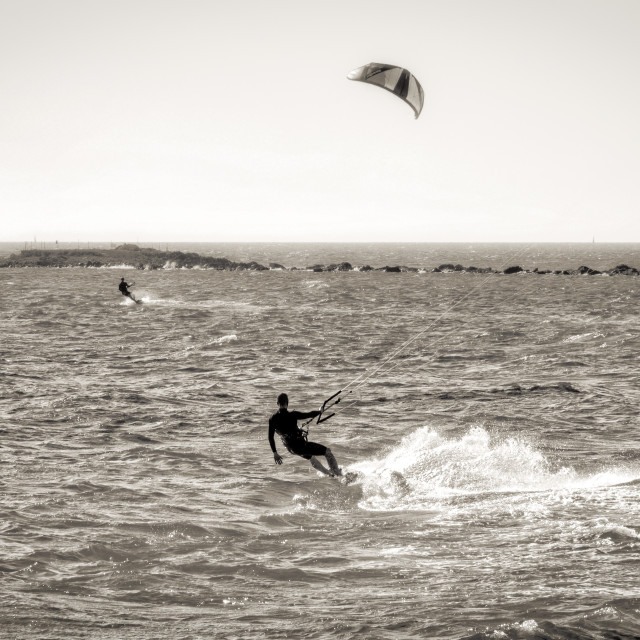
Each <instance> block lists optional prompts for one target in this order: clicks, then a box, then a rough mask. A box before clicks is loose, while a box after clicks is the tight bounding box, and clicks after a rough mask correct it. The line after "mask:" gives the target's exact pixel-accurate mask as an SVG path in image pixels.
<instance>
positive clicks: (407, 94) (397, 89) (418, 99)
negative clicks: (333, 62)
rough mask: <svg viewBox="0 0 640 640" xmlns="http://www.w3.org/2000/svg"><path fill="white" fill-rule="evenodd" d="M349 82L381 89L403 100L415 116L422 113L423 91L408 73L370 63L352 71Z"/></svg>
mask: <svg viewBox="0 0 640 640" xmlns="http://www.w3.org/2000/svg"><path fill="white" fill-rule="evenodd" d="M347 78H349V80H357V81H358V82H366V83H367V84H374V85H377V86H378V87H382V88H383V89H386V90H387V91H390V92H391V93H393V94H395V95H396V96H398V97H399V98H401V99H402V100H404V101H405V102H406V103H407V104H408V105H409V106H410V107H411V108H412V109H413V112H414V113H415V114H416V118H417V117H418V116H419V115H420V112H421V111H422V105H423V104H424V91H423V90H422V87H421V86H420V83H419V82H418V79H417V78H416V77H415V76H414V75H413V74H412V73H410V72H409V71H407V70H406V69H404V68H402V67H397V66H395V65H392V64H381V63H379V62H370V63H369V64H365V65H364V66H363V67H358V68H357V69H354V70H353V71H352V72H351V73H350V74H349V75H348V76H347Z"/></svg>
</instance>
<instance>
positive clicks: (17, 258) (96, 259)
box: [0, 244, 640, 276]
mask: <svg viewBox="0 0 640 640" xmlns="http://www.w3.org/2000/svg"><path fill="white" fill-rule="evenodd" d="M0 267H94V268H99V267H103V268H104V267H112V268H116V267H120V268H127V267H128V268H134V269H146V270H153V269H212V270H218V271H270V270H271V271H298V270H302V271H313V272H316V273H322V272H344V271H359V272H364V273H366V272H371V271H383V272H385V273H471V274H483V273H487V274H489V273H495V274H504V275H511V274H519V273H530V274H536V275H548V274H555V275H573V276H581V275H584V276H596V275H610V276H614V275H627V276H637V275H640V271H638V269H636V268H635V267H629V266H628V265H626V264H620V265H618V266H616V267H613V268H612V269H607V270H604V271H601V270H597V269H591V268H590V267H584V266H582V267H578V268H577V269H556V270H550V269H539V268H538V267H536V268H535V269H533V270H529V269H524V268H523V267H520V266H511V267H507V268H506V269H498V270H496V269H493V268H491V267H474V266H471V267H464V266H462V265H461V264H449V263H447V264H441V265H439V266H437V267H432V268H428V267H407V266H398V265H396V266H389V265H386V266H384V267H372V266H371V265H368V264H366V265H364V266H353V265H352V264H351V263H350V262H339V263H332V264H328V265H323V264H313V265H310V266H306V267H295V266H294V267H286V266H284V265H282V264H280V263H277V262H270V263H269V266H268V267H265V266H263V265H261V264H259V263H257V262H255V261H251V262H233V261H232V260H228V259H227V258H213V257H209V256H202V255H200V254H198V253H184V252H182V251H159V250H158V249H151V248H141V247H139V246H138V245H135V244H122V245H120V246H118V247H116V248H115V249H27V250H24V251H21V252H20V253H19V254H12V255H10V256H9V257H8V258H7V259H5V260H3V261H0Z"/></svg>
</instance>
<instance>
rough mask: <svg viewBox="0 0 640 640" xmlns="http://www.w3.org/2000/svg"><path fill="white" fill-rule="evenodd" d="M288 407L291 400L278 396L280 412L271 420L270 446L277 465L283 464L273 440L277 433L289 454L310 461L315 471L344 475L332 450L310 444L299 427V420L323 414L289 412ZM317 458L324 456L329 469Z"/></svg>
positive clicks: (328, 474)
mask: <svg viewBox="0 0 640 640" xmlns="http://www.w3.org/2000/svg"><path fill="white" fill-rule="evenodd" d="M288 407H289V398H288V396H287V394H286V393H281V394H280V395H279V396H278V411H276V413H274V414H273V415H272V416H271V418H269V444H270V445H271V451H273V459H274V460H275V463H276V464H282V457H281V456H280V455H279V454H278V452H277V451H276V443H275V441H274V439H273V436H274V434H275V433H277V434H278V435H279V436H280V437H281V438H282V443H283V444H284V446H285V447H286V448H287V450H288V451H289V453H293V454H294V455H296V456H301V457H302V458H304V459H305V460H308V461H309V462H310V463H311V465H312V466H313V468H314V469H317V470H318V471H320V472H322V473H324V474H325V475H327V476H340V475H342V471H341V470H340V467H339V466H338V462H337V460H336V459H335V457H334V456H333V453H331V449H329V447H325V446H324V445H322V444H318V443H316V442H308V441H307V436H306V433H305V432H304V431H302V430H301V429H300V428H299V427H298V420H304V419H306V418H315V417H316V416H319V415H320V414H321V413H322V412H321V411H309V412H308V413H302V412H301V411H289V409H288ZM316 456H324V457H325V458H326V459H327V462H328V463H329V469H327V468H326V467H325V466H324V465H323V464H322V463H321V462H320V461H319V460H318V459H317V458H316Z"/></svg>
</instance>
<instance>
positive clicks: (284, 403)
mask: <svg viewBox="0 0 640 640" xmlns="http://www.w3.org/2000/svg"><path fill="white" fill-rule="evenodd" d="M278 406H279V407H288V406H289V396H288V395H287V394H286V393H281V394H280V395H279V396H278Z"/></svg>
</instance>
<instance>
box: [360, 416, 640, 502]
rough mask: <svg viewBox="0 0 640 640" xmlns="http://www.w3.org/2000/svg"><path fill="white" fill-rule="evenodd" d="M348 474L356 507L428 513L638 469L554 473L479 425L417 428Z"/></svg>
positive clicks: (619, 478)
mask: <svg viewBox="0 0 640 640" xmlns="http://www.w3.org/2000/svg"><path fill="white" fill-rule="evenodd" d="M556 466H557V465H556ZM348 470H349V471H353V472H356V473H357V474H358V483H359V484H360V485H361V486H362V489H363V497H364V499H363V501H362V502H361V503H360V506H362V507H363V508H372V509H373V508H375V509H381V510H390V509H430V508H433V507H434V505H436V504H438V505H442V501H443V500H446V499H448V498H456V497H459V496H462V495H478V496H484V495H487V494H491V493H504V494H509V493H514V494H515V493H529V492H550V491H551V492H553V491H579V490H584V489H595V488H600V487H607V486H611V485H617V484H622V483H627V482H631V481H635V480H639V479H640V465H631V466H620V465H618V466H615V467H612V468H610V469H599V470H597V471H591V472H587V471H586V470H583V471H582V472H580V473H578V472H577V471H576V470H575V469H572V468H570V467H565V466H561V467H559V468H556V469H554V465H553V463H552V462H551V461H550V460H548V459H547V458H546V457H545V456H544V455H543V454H542V453H540V452H539V451H536V449H535V448H534V447H533V446H532V445H531V444H530V443H528V442H525V441H524V440H523V439H521V438H518V437H515V436H509V437H507V438H503V439H501V440H497V441H495V439H494V441H492V438H491V436H490V434H489V432H488V431H487V430H486V429H484V428H482V427H472V428H471V429H470V430H469V431H468V432H467V433H465V434H464V435H463V436H461V437H459V438H450V437H446V436H443V435H441V434H440V433H438V432H437V431H435V430H433V429H431V428H429V427H422V428H421V429H418V430H417V431H415V432H414V433H412V434H410V435H408V436H406V437H405V438H403V440H402V441H401V443H400V444H399V446H398V447H396V448H394V449H392V450H391V451H390V452H389V453H387V454H386V455H385V456H384V457H383V458H376V459H372V460H365V461H362V462H359V463H356V464H354V465H352V466H351V467H349V469H348ZM387 492H388V493H387ZM543 499H544V498H543ZM476 506H477V504H476Z"/></svg>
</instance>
